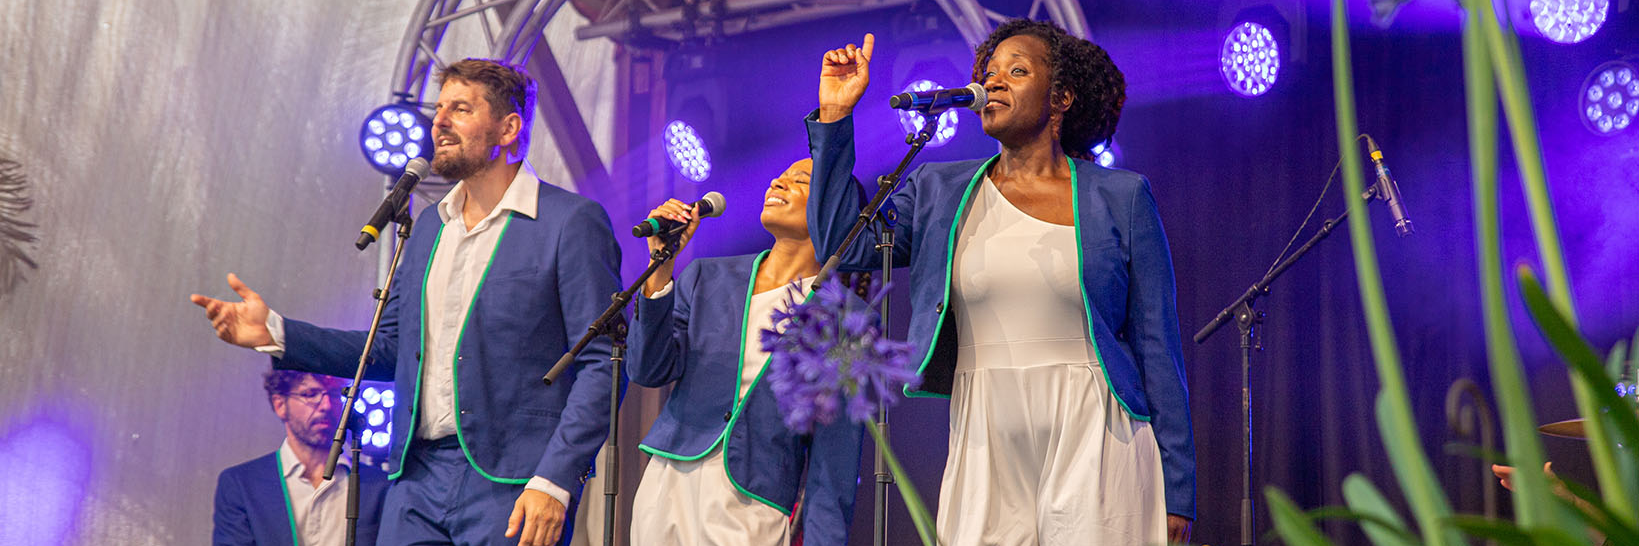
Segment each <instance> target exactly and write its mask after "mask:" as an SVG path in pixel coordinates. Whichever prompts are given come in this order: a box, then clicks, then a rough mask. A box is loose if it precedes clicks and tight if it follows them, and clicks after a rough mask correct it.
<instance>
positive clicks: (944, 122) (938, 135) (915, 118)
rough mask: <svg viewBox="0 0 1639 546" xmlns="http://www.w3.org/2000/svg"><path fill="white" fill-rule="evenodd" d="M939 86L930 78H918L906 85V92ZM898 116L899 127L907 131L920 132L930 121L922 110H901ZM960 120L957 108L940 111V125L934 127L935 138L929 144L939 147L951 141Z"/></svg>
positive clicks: (927, 89) (932, 146) (929, 89)
mask: <svg viewBox="0 0 1639 546" xmlns="http://www.w3.org/2000/svg"><path fill="white" fill-rule="evenodd" d="M938 88H939V85H938V84H935V83H933V82H932V81H930V80H916V81H913V82H911V83H910V84H909V85H906V86H905V91H904V92H905V93H914V92H917V91H932V90H934V89H938ZM898 116H899V127H900V128H901V129H904V130H905V132H906V133H915V132H919V131H921V130H922V126H923V125H926V124H927V122H928V119H927V117H926V116H923V115H922V114H921V113H920V112H915V111H911V110H899V111H898ZM958 121H960V120H958V119H956V110H955V109H950V110H945V111H944V112H943V113H940V114H939V125H937V126H935V127H934V129H933V139H932V140H929V141H928V146H929V147H931V148H938V147H940V146H944V145H945V144H946V143H948V142H950V139H951V138H954V137H955V136H956V124H957V122H958Z"/></svg>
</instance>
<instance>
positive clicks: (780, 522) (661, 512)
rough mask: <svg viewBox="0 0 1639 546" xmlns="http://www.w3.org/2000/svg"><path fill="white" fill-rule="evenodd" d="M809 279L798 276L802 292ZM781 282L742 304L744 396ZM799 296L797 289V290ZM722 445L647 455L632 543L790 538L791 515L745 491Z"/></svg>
mask: <svg viewBox="0 0 1639 546" xmlns="http://www.w3.org/2000/svg"><path fill="white" fill-rule="evenodd" d="M812 283H813V279H812V278H809V279H804V280H802V281H801V283H800V284H801V286H802V287H803V290H804V293H805V294H806V292H807V290H808V287H809V286H810V285H811V284H812ZM789 297H790V296H789V292H788V290H787V289H786V287H785V286H781V287H780V288H777V289H774V290H769V291H767V292H763V293H760V294H753V295H752V296H751V302H750V306H749V307H748V308H747V309H746V313H747V315H746V316H747V317H749V318H750V320H747V321H745V323H746V331H745V346H744V349H743V350H744V351H745V367H744V369H743V370H741V371H740V376H741V377H740V392H739V393H738V396H739V397H740V398H744V397H745V395H746V393H747V392H750V390H751V386H752V382H753V381H756V380H757V375H758V374H759V373H761V372H762V371H763V368H764V367H765V366H767V365H768V353H767V352H764V351H763V345H762V342H761V336H760V335H759V332H761V331H762V330H763V329H765V328H769V327H770V326H772V325H773V321H772V320H771V319H770V318H769V315H770V314H771V313H773V312H774V309H775V308H776V307H781V306H784V305H785V303H786V301H787V300H788V299H789ZM797 297H798V298H799V301H800V299H801V298H802V296H801V295H799V296H797ZM724 464H725V463H724V461H723V446H722V445H721V444H719V445H717V446H716V447H714V448H712V450H711V452H710V453H708V454H707V455H706V456H705V457H702V458H700V459H697V460H693V461H678V460H674V459H667V458H665V457H651V458H650V459H649V465H648V466H647V467H646V468H644V470H643V481H642V483H640V484H638V486H637V496H635V497H633V498H632V533H631V537H632V538H631V543H632V544H641V545H643V546H785V545H787V544H790V542H791V529H790V523H791V520H790V518H788V517H787V516H786V515H785V513H783V512H781V511H779V510H777V509H775V508H774V507H772V506H769V505H767V504H763V503H762V502H761V501H758V500H757V499H753V498H751V497H747V496H745V495H744V494H742V493H740V491H739V490H738V489H736V488H735V487H734V483H733V482H731V481H729V477H728V472H727V471H726V470H725V468H724Z"/></svg>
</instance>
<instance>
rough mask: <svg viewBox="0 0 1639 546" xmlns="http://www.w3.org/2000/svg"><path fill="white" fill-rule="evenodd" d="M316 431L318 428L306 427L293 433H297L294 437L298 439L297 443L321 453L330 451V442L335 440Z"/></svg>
mask: <svg viewBox="0 0 1639 546" xmlns="http://www.w3.org/2000/svg"><path fill="white" fill-rule="evenodd" d="M316 429H317V427H314V426H306V427H301V428H300V429H299V430H294V431H292V432H295V434H294V436H295V437H296V440H297V441H300V442H301V443H303V444H307V446H308V447H312V448H314V449H318V450H321V451H322V450H328V449H330V442H331V440H334V438H332V437H331V436H330V435H328V434H323V433H320V432H319V431H318V430H316Z"/></svg>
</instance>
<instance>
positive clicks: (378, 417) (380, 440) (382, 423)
mask: <svg viewBox="0 0 1639 546" xmlns="http://www.w3.org/2000/svg"><path fill="white" fill-rule="evenodd" d="M389 385H392V383H385V382H376V381H367V382H365V383H364V384H363V385H361V389H362V390H360V391H359V398H358V400H357V401H355V402H354V403H353V412H354V413H356V414H357V415H356V416H355V419H354V421H353V423H354V425H353V426H356V427H358V430H357V431H356V433H357V434H358V442H359V447H360V448H363V449H366V450H369V449H370V448H371V447H372V446H374V447H378V448H379V447H385V446H386V445H387V441H388V439H389V438H390V437H391V436H392V434H393V424H392V415H393V398H394V394H393V389H392V387H390V386H389Z"/></svg>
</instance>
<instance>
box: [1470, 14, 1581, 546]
mask: <svg viewBox="0 0 1639 546" xmlns="http://www.w3.org/2000/svg"><path fill="white" fill-rule="evenodd" d="M1491 6H1492V4H1491V2H1489V1H1488V0H1464V2H1463V8H1464V11H1465V14H1466V17H1465V18H1464V24H1463V88H1464V91H1465V95H1466V97H1467V100H1466V104H1467V108H1468V145H1469V152H1468V157H1469V164H1470V168H1471V169H1473V172H1472V183H1473V199H1474V245H1475V261H1476V262H1477V264H1476V265H1477V266H1478V267H1477V269H1478V272H1479V286H1480V303H1481V306H1482V309H1483V314H1482V317H1483V319H1484V321H1483V324H1484V326H1485V348H1486V355H1487V357H1488V363H1489V368H1490V372H1491V390H1492V394H1493V395H1494V396H1495V397H1496V401H1497V410H1498V417H1500V419H1501V421H1500V424H1501V425H1502V435H1503V445H1506V446H1508V459H1509V460H1510V461H1512V464H1513V465H1514V466H1517V467H1519V468H1523V469H1529V470H1534V469H1538V468H1542V463H1543V460H1544V456H1543V450H1542V439H1541V438H1540V437H1538V436H1537V431H1536V426H1537V423H1538V422H1539V421H1538V420H1537V417H1536V412H1535V410H1534V409H1532V408H1534V407H1535V405H1534V404H1532V402H1531V395H1530V391H1529V390H1528V389H1527V387H1526V384H1525V370H1524V367H1523V365H1522V364H1521V361H1520V356H1519V349H1518V348H1517V347H1516V346H1515V341H1514V340H1515V335H1514V330H1513V326H1512V325H1511V323H1510V321H1509V317H1508V303H1507V291H1506V289H1505V288H1504V280H1505V277H1504V274H1503V265H1502V242H1501V233H1500V229H1501V228H1500V222H1499V213H1498V206H1497V194H1498V191H1497V123H1498V120H1497V89H1496V83H1495V81H1496V79H1495V73H1494V71H1493V70H1492V58H1491V54H1490V50H1489V49H1487V47H1486V43H1485V36H1484V29H1483V28H1482V27H1483V26H1484V24H1485V23H1484V22H1485V21H1488V20H1490V21H1492V22H1493V23H1494V22H1495V18H1496V17H1495V14H1494V13H1493V12H1492V11H1491V10H1492V8H1491ZM1513 502H1514V514H1515V517H1516V518H1518V521H1519V522H1520V524H1522V525H1525V526H1527V527H1530V526H1536V525H1552V526H1555V527H1558V528H1561V529H1566V530H1570V529H1574V528H1575V525H1576V522H1575V521H1574V520H1572V518H1571V515H1570V514H1569V513H1567V512H1565V511H1564V510H1563V509H1561V507H1560V506H1559V504H1558V503H1556V502H1554V497H1553V494H1552V493H1551V492H1549V490H1548V482H1547V479H1546V478H1545V477H1544V476H1543V475H1542V474H1541V473H1539V472H1535V471H1525V472H1519V473H1517V474H1516V475H1515V479H1514V494H1513Z"/></svg>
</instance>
